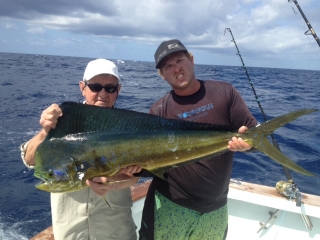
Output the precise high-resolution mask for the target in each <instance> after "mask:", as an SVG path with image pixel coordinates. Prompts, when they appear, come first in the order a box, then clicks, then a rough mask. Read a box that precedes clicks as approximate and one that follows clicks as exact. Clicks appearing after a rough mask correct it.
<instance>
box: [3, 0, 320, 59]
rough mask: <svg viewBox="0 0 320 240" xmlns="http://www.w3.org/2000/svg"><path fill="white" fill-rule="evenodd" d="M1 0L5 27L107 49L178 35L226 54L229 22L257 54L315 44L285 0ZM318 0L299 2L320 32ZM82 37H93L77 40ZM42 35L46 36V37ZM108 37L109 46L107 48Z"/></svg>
mask: <svg viewBox="0 0 320 240" xmlns="http://www.w3.org/2000/svg"><path fill="white" fill-rule="evenodd" d="M3 1H4V2H6V4H3V6H4V7H3V8H2V9H1V10H0V19H5V20H6V22H7V23H8V27H10V21H12V22H14V21H20V22H22V23H24V24H25V25H26V26H27V28H26V29H27V30H26V31H27V32H28V33H32V34H37V35H39V34H43V35H50V34H59V36H53V39H60V40H59V41H58V40H56V42H54V44H53V46H58V45H59V46H61V45H67V44H70V48H77V47H76V46H74V45H75V44H85V42H86V41H90V42H91V44H96V45H98V44H100V46H101V47H103V48H104V49H105V50H106V51H111V52H117V50H116V49H117V44H116V43H115V42H114V41H119V42H120V43H121V44H126V43H133V42H135V43H137V44H144V46H145V47H146V48H147V45H149V46H150V45H153V46H156V45H158V44H159V43H160V42H161V41H163V40H166V39H170V38H179V39H180V40H181V41H182V42H183V43H184V44H185V45H187V46H189V47H190V48H192V51H195V50H201V51H207V52H208V53H212V52H214V51H219V52H220V53H221V54H222V53H225V54H229V50H230V48H232V47H233V43H232V42H230V41H229V40H230V36H228V35H226V36H225V37H223V34H224V30H225V28H231V30H232V32H233V34H234V37H235V39H236V41H237V43H238V44H239V47H240V48H241V49H244V50H245V51H246V52H248V54H251V55H254V54H255V55H256V56H258V55H260V54H261V53H263V54H264V57H265V56H271V55H272V54H274V53H281V52H282V51H285V53H288V52H291V53H293V52H294V53H296V51H297V50H296V49H300V52H304V53H305V52H310V49H312V46H311V45H313V44H315V43H314V42H313V43H310V41H309V40H307V39H306V37H305V36H304V35H303V33H304V32H305V31H306V30H307V26H306V25H305V23H304V21H303V19H302V17H301V16H300V15H295V14H294V12H293V11H292V7H293V8H295V5H294V4H292V3H290V4H289V3H288V2H287V1H286V0H284V1H280V0H226V1H220V0H202V1H200V2H199V1H198V2H195V1H193V0H185V1H175V0H140V1H138V2H137V1H127V0H114V1H107V0H101V1H99V2H97V1H93V0H78V1H77V2H69V1H68V2H66V1H63V0H56V1H55V2H44V1H40V0H35V1H33V2H31V3H30V2H29V3H27V2H17V1H11V0H3ZM300 1H301V0H300ZM317 1H318V0H305V1H303V6H301V7H303V8H305V10H306V12H307V11H308V12H310V15H309V16H310V18H309V21H310V22H311V23H312V25H313V26H314V28H315V30H316V31H318V32H320V29H319V30H318V29H317V28H316V27H318V28H320V19H319V18H318V17H317V16H318V14H316V13H315V12H317V11H316V10H317V9H318V11H320V10H319V8H320V6H319V3H317ZM8 6H9V7H8ZM6 8H7V9H6ZM295 10H296V12H298V11H297V9H296V8H295ZM298 14H299V13H298ZM11 28H12V29H13V28H14V24H11ZM318 35H319V34H318ZM82 38H91V39H90V40H89V39H86V41H80V40H81V39H82ZM75 40H79V41H78V42H77V41H75ZM37 41H39V39H38V40H37ZM37 41H34V42H37ZM43 41H46V42H50V40H49V39H43ZM96 41H97V42H99V43H95V42H96ZM110 41H113V44H112V46H113V47H109V48H108V44H109V42H110ZM51 43H53V40H51ZM58 43H59V44H58ZM56 44H57V45H56ZM79 46H80V45H79ZM82 47H83V46H82ZM154 48H155V47H154ZM148 49H149V48H148ZM0 50H1V49H0ZM137 54H139V53H137ZM150 55H152V54H150ZM121 58H123V57H121Z"/></svg>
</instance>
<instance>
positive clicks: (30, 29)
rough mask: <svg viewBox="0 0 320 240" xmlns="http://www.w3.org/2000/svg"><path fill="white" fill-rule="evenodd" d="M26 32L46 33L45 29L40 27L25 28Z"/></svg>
mask: <svg viewBox="0 0 320 240" xmlns="http://www.w3.org/2000/svg"><path fill="white" fill-rule="evenodd" d="M27 32H28V33H32V34H44V33H46V30H45V29H44V28H42V27H31V28H28V29H27Z"/></svg>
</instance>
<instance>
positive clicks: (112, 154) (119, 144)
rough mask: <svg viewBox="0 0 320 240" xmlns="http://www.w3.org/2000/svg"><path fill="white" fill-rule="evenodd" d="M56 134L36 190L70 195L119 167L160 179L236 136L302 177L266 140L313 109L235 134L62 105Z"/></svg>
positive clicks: (41, 152)
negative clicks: (135, 168)
mask: <svg viewBox="0 0 320 240" xmlns="http://www.w3.org/2000/svg"><path fill="white" fill-rule="evenodd" d="M60 107H61V109H62V111H63V116H62V117H61V119H59V122H58V125H57V127H56V129H54V130H51V131H50V135H49V136H48V137H47V138H46V139H45V141H44V142H43V143H42V144H41V145H40V146H39V147H38V149H37V152H36V166H35V176H36V177H38V178H40V179H42V180H43V181H44V182H45V183H42V184H39V185H38V186H37V188H38V189H41V190H44V191H48V192H72V191H77V190H80V189H82V188H85V187H87V185H86V184H85V180H86V179H92V178H93V177H95V176H112V175H113V174H115V173H116V172H117V171H118V170H119V169H120V168H123V167H126V166H130V165H141V166H142V167H143V168H144V169H147V170H149V171H150V172H153V173H154V174H156V175H157V176H159V177H163V176H162V174H163V173H164V172H166V171H169V170H170V169H172V168H174V167H178V166H180V165H182V164H187V163H190V162H195V161H199V160H201V159H205V158H207V157H211V156H215V155H219V154H222V153H224V152H226V151H228V148H227V146H228V141H230V139H231V138H232V137H233V136H241V138H242V139H243V140H244V141H246V142H247V143H248V144H250V145H251V146H252V147H254V148H256V149H257V150H259V151H261V152H263V153H265V154H266V155H268V156H269V157H270V158H272V159H273V160H275V161H277V162H278V163H280V164H282V165H284V166H286V167H288V168H290V169H292V170H294V171H297V172H300V173H303V174H306V175H309V176H312V175H313V174H312V173H310V172H308V171H306V170H305V169H303V168H301V167H300V166H298V165H297V164H296V163H294V162H293V161H291V160H290V159H289V158H287V157H286V156H285V155H283V154H282V153H281V152H280V151H279V150H277V149H276V148H275V147H274V146H273V145H272V144H270V142H269V141H268V140H267V136H268V135H269V134H270V133H272V132H273V131H274V130H276V129H277V128H279V127H281V126H283V125H285V124H286V123H288V122H290V121H293V120H294V119H296V118H298V117H300V116H302V115H304V114H308V113H311V112H314V111H317V110H315V109H307V110H299V111H296V112H292V113H289V114H286V115H283V116H280V117H277V118H274V119H272V120H270V121H268V122H266V123H262V124H260V125H257V126H255V127H252V128H250V129H249V130H248V131H247V133H245V134H239V133H237V132H235V131H233V132H231V131H230V128H229V127H227V126H217V125H211V124H202V123H194V122H187V121H179V120H173V119H164V118H161V117H157V116H153V115H149V114H144V113H138V112H134V111H128V110H121V109H110V108H101V107H95V106H88V105H83V104H77V103H63V104H62V105H61V106H60Z"/></svg>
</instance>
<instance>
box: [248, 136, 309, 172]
mask: <svg viewBox="0 0 320 240" xmlns="http://www.w3.org/2000/svg"><path fill="white" fill-rule="evenodd" d="M252 146H253V147H254V148H256V149H257V150H259V151H260V152H263V153H264V154H266V155H267V156H269V157H270V158H272V159H273V160H274V161H276V162H278V163H280V164H282V165H283V166H285V167H287V168H290V169H292V170H294V171H296V172H299V173H302V174H305V175H308V176H315V175H314V174H312V173H310V172H309V171H307V170H305V169H304V168H302V167H300V166H299V165H298V164H296V163H295V162H293V161H292V160H290V159H289V158H288V157H287V156H286V155H284V154H283V153H282V152H280V151H279V150H278V149H277V148H275V147H274V146H273V145H272V144H271V143H270V142H269V141H268V139H267V138H266V137H262V138H259V140H258V141H254V142H253V145H252Z"/></svg>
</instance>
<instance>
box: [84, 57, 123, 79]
mask: <svg viewBox="0 0 320 240" xmlns="http://www.w3.org/2000/svg"><path fill="white" fill-rule="evenodd" d="M100 74H110V75H113V76H115V77H116V78H117V79H118V80H119V83H120V82H121V80H120V77H119V73H118V68H117V66H116V65H115V64H114V63H113V62H111V61H109V60H106V59H102V58H98V59H96V60H92V61H90V62H89V63H88V65H87V67H86V70H85V71H84V74H83V81H89V80H90V79H91V78H93V77H94V76H97V75H100Z"/></svg>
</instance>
